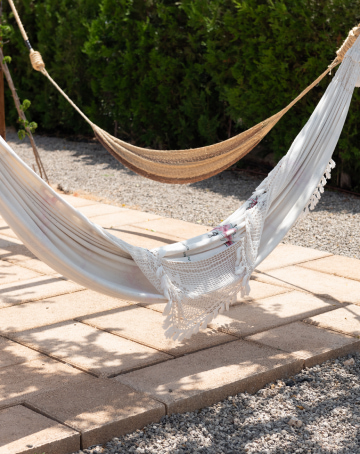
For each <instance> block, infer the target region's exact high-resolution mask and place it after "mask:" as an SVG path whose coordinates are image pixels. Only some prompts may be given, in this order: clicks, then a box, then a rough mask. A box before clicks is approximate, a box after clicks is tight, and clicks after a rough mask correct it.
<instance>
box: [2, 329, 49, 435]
mask: <svg viewBox="0 0 360 454" xmlns="http://www.w3.org/2000/svg"><path fill="white" fill-rule="evenodd" d="M41 357H42V355H41V354H40V353H39V352H37V351H36V350H32V349H30V348H28V347H24V346H23V345H21V344H18V343H17V342H13V341H11V340H9V339H5V338H4V337H0V368H1V367H8V366H13V365H15V364H21V363H26V362H27V361H31V360H33V359H38V358H41ZM0 440H1V437H0Z"/></svg>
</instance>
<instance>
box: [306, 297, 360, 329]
mask: <svg viewBox="0 0 360 454" xmlns="http://www.w3.org/2000/svg"><path fill="white" fill-rule="evenodd" d="M304 321H305V322H306V323H310V324H312V325H316V326H320V327H321V328H328V329H331V330H334V331H338V332H340V333H345V334H349V335H351V336H355V337H359V336H360V306H356V305H355V304H350V305H349V306H346V307H343V308H341V309H336V310H335V311H332V312H328V313H326V314H321V315H317V316H315V317H310V318H307V319H306V320H304Z"/></svg>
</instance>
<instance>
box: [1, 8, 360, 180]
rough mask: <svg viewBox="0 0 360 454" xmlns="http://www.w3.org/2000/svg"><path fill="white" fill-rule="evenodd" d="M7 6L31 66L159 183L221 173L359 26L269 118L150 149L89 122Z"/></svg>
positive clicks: (114, 149)
mask: <svg viewBox="0 0 360 454" xmlns="http://www.w3.org/2000/svg"><path fill="white" fill-rule="evenodd" d="M9 3H10V6H11V8H12V11H13V13H14V16H15V18H16V21H17V23H18V26H19V28H20V31H21V33H22V36H23V38H24V40H25V43H26V45H27V47H28V48H29V50H30V59H31V63H32V65H33V68H34V69H36V70H37V71H40V72H41V73H42V74H44V75H45V76H46V77H47V78H48V79H49V80H50V82H51V83H52V84H53V85H54V86H55V87H56V88H57V90H59V92H60V93H61V94H62V95H63V96H64V97H65V98H66V99H67V100H68V101H69V103H70V104H71V105H72V106H73V107H74V108H75V109H76V110H77V111H78V112H79V114H80V115H81V116H82V117H83V118H84V119H85V120H86V121H87V122H88V123H89V125H90V126H91V128H92V129H93V131H94V133H95V136H96V138H97V139H98V140H99V142H100V143H101V144H102V145H103V146H104V147H105V148H106V149H107V150H108V151H109V152H110V153H111V154H112V155H113V156H114V157H115V158H116V159H117V160H118V161H120V162H121V163H122V164H124V165H125V166H126V167H128V168H129V169H131V170H133V171H134V172H136V173H138V174H140V175H142V176H144V177H147V178H150V179H152V180H156V181H160V182H162V183H178V184H184V183H193V182H195V181H200V180H204V179H206V178H209V177H211V176H213V175H216V174H218V173H219V172H222V171H223V170H225V169H227V168H228V167H230V166H231V165H233V164H235V163H236V162H237V161H239V160H240V159H241V158H243V157H244V156H245V155H247V154H248V153H249V152H250V151H251V150H252V149H253V148H254V147H256V145H258V144H259V143H260V142H261V140H262V139H263V138H264V137H265V136H266V134H267V133H268V132H269V131H270V130H271V129H272V128H273V127H274V126H275V125H276V123H277V122H278V121H279V120H280V119H281V118H282V117H283V116H284V115H285V114H286V112H288V110H290V109H291V107H292V106H294V105H295V104H296V103H297V101H299V100H300V99H301V98H302V97H303V96H305V95H306V93H308V92H309V91H310V90H311V89H312V88H313V87H314V86H315V85H317V84H318V83H319V82H320V81H321V80H322V79H323V78H324V77H325V76H326V74H328V73H329V72H330V71H331V70H332V69H333V68H334V67H335V66H337V65H338V64H339V63H340V62H341V61H342V59H343V57H344V55H345V53H346V51H347V50H348V49H349V48H350V47H351V46H352V44H353V43H354V42H355V40H356V38H357V37H358V36H359V35H360V26H358V27H354V28H353V29H352V30H351V31H350V33H349V36H348V37H347V39H346V40H345V41H344V43H343V45H342V46H341V47H340V49H339V50H338V51H337V57H336V59H335V60H334V61H333V63H332V64H331V65H330V66H329V67H328V68H327V69H326V71H324V72H323V73H322V74H321V75H320V76H319V77H318V78H317V79H316V80H315V81H314V82H313V83H312V84H310V85H309V86H308V87H307V88H306V89H305V90H304V91H303V92H302V93H300V95H299V96H298V97H297V98H295V99H294V100H293V101H292V102H291V103H290V104H289V105H288V106H286V107H285V108H284V109H282V110H281V111H280V112H278V113H277V114H275V115H273V116H272V117H270V118H268V119H266V120H264V121H262V122H261V123H259V124H257V125H255V126H253V127H252V128H250V129H248V130H247V131H244V132H242V133H241V134H239V135H237V136H235V137H232V138H231V139H228V140H225V141H224V142H220V143H217V144H214V145H209V146H206V147H202V148H192V149H188V150H151V149H147V148H141V147H137V146H135V145H131V144H129V143H127V142H124V141H122V140H120V139H117V138H116V137H113V136H112V135H110V134H109V133H107V132H106V131H104V130H103V129H101V128H99V127H98V126H96V125H95V124H94V123H92V121H91V120H89V118H87V116H86V115H85V114H84V113H83V112H82V111H81V110H80V109H79V108H78V106H76V104H74V103H73V101H71V99H70V98H69V97H68V96H67V95H66V94H65V93H64V91H63V90H62V89H61V88H60V87H59V86H58V85H57V83H56V82H55V81H54V80H53V79H52V78H51V76H50V75H49V73H48V72H47V71H46V69H45V64H44V62H43V59H42V57H41V55H40V53H39V52H37V51H34V50H33V49H32V47H31V44H30V42H29V39H28V36H27V34H26V31H25V29H24V27H23V25H22V23H21V20H20V17H19V15H18V12H17V10H16V7H15V5H14V2H13V0H9Z"/></svg>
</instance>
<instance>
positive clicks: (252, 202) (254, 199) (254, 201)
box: [246, 195, 259, 210]
mask: <svg viewBox="0 0 360 454" xmlns="http://www.w3.org/2000/svg"><path fill="white" fill-rule="evenodd" d="M258 199H259V197H258V196H257V195H256V196H255V197H250V199H249V200H248V206H247V207H246V209H247V210H250V209H251V208H254V206H255V205H257V203H258Z"/></svg>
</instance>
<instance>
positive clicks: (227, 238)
mask: <svg viewBox="0 0 360 454" xmlns="http://www.w3.org/2000/svg"><path fill="white" fill-rule="evenodd" d="M235 233H236V228H235V226H234V225H232V224H224V225H218V226H217V227H215V228H214V229H213V230H211V232H209V234H208V236H209V238H211V237H213V236H217V235H220V236H221V241H224V243H225V244H226V246H231V245H232V244H234V242H233V241H232V239H233V236H234V234H235Z"/></svg>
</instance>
